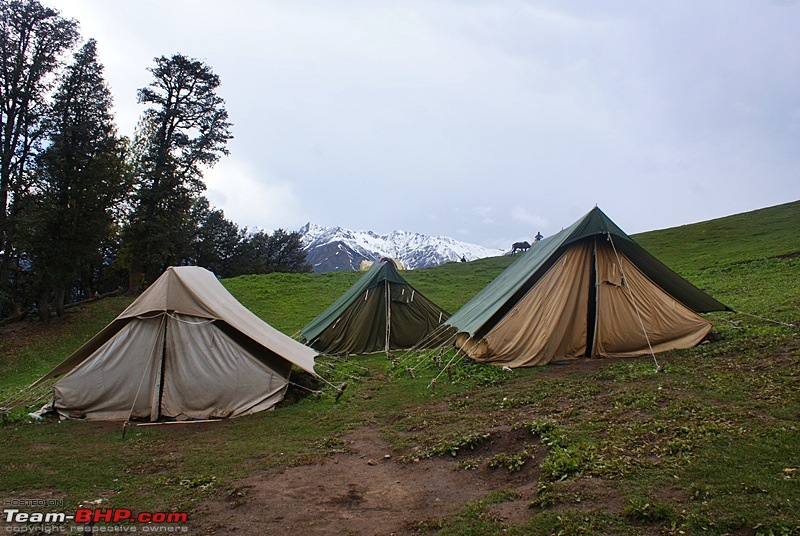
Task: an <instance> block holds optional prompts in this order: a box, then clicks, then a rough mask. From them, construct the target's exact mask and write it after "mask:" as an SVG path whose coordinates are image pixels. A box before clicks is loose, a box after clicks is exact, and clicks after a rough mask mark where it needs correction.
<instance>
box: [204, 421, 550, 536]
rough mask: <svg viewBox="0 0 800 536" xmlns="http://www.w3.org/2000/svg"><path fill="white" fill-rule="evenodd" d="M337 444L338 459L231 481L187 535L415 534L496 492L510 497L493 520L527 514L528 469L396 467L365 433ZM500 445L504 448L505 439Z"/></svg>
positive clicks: (441, 460)
mask: <svg viewBox="0 0 800 536" xmlns="http://www.w3.org/2000/svg"><path fill="white" fill-rule="evenodd" d="M345 440H346V441H347V442H348V453H346V454H336V455H334V456H332V457H329V458H326V459H324V460H323V461H322V462H320V463H316V464H313V465H304V466H299V467H282V468H276V469H271V470H268V471H263V472H259V473H256V474H254V475H252V476H250V477H247V478H244V479H241V480H238V481H236V482H235V483H234V485H233V487H232V488H229V489H228V490H226V491H225V492H223V493H221V494H220V495H219V496H218V497H216V498H215V499H213V500H210V501H206V502H204V503H203V504H201V505H200V506H199V508H198V509H197V512H196V514H197V515H198V518H197V521H196V522H195V524H194V525H195V526H194V527H193V528H195V529H196V530H199V531H201V532H202V533H204V534H226V533H230V532H236V533H237V534H253V535H256V534H259V535H260V534H359V535H361V534H411V533H422V532H425V529H424V527H425V526H431V525H433V524H435V521H436V520H438V519H442V518H444V517H447V516H451V515H453V514H455V513H456V512H457V511H458V510H459V509H460V508H461V507H463V506H464V505H465V504H466V503H469V502H471V501H475V500H478V499H480V498H482V497H484V496H485V495H486V494H487V493H489V492H490V491H493V490H496V489H505V490H509V491H512V492H514V493H515V494H516V495H517V497H518V500H515V501H512V502H511V503H509V505H510V507H509V508H506V509H504V510H503V511H500V510H498V514H500V516H501V517H503V518H508V519H513V521H514V522H521V521H523V520H524V518H525V517H528V516H531V515H532V513H531V512H530V511H529V510H528V504H529V503H530V501H531V500H532V498H533V496H534V495H535V493H536V485H537V482H538V464H536V463H530V464H527V467H525V468H524V469H523V470H521V471H517V472H514V473H509V472H508V471H507V470H506V469H504V468H494V469H493V468H488V467H486V464H481V466H479V467H477V468H475V469H472V470H467V469H463V468H459V467H458V460H456V459H455V458H452V459H451V458H450V457H434V458H431V459H422V460H420V461H418V462H408V463H403V462H401V461H399V460H397V458H396V457H395V456H394V455H393V454H392V453H391V450H390V449H389V447H388V446H387V445H386V443H385V442H384V441H382V440H381V439H380V437H379V436H378V434H377V432H376V431H374V430H372V429H359V430H357V431H355V432H353V433H351V434H350V435H348V436H346V437H345ZM510 441H514V439H513V438H512V439H510ZM501 443H503V445H502V446H506V443H507V440H503V441H501ZM498 446H500V445H498ZM492 450H493V448H492V446H491V445H489V444H487V445H485V446H483V447H482V448H481V449H480V450H476V451H475V453H471V454H474V455H476V456H482V457H484V458H485V457H487V456H488V455H490V452H491V451H492ZM461 459H463V457H461ZM520 512H522V513H521V514H520Z"/></svg>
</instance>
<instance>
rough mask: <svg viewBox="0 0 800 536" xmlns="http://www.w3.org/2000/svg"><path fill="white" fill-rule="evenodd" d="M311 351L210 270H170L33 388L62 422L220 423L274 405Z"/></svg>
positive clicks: (310, 367) (310, 364) (310, 365)
mask: <svg viewBox="0 0 800 536" xmlns="http://www.w3.org/2000/svg"><path fill="white" fill-rule="evenodd" d="M316 355H318V352H316V351H314V350H313V349H311V348H308V347H307V346H305V345H303V344H301V343H299V342H297V341H295V340H293V339H291V338H290V337H287V336H286V335H284V334H283V333H281V332H279V331H277V330H276V329H274V328H272V327H271V326H269V325H268V324H267V323H265V322H264V321H262V320H261V319H259V318H258V317H257V316H255V315H254V314H253V313H251V312H250V311H249V310H247V309H246V308H245V307H244V306H243V305H242V304H240V303H239V302H238V301H236V299H235V298H234V297H233V296H231V295H230V293H228V291H227V290H226V289H225V287H223V286H222V284H221V283H220V282H219V281H218V280H217V278H216V277H215V276H214V275H213V274H212V273H211V272H209V271H207V270H205V269H203V268H199V267H194V266H184V267H171V268H169V269H167V271H166V272H165V273H164V274H163V275H162V276H161V277H160V278H159V279H158V280H156V281H155V282H154V283H153V285H151V286H150V287H149V288H148V289H147V290H146V291H145V292H144V293H142V295H141V296H139V298H138V299H137V300H136V301H134V302H133V303H132V304H131V305H130V306H129V307H128V308H127V309H126V310H125V311H123V312H122V314H120V316H118V317H117V318H116V319H115V320H114V321H113V322H112V323H111V324H109V325H108V326H107V327H106V328H105V329H103V330H102V331H101V332H100V333H98V334H97V335H95V336H94V337H93V338H92V339H91V340H90V341H88V342H87V343H86V344H84V345H83V346H82V347H81V348H79V349H78V350H77V351H76V352H75V353H73V354H72V355H71V356H69V357H68V358H67V359H65V360H64V361H63V362H62V363H61V364H59V365H58V366H57V367H55V368H54V369H53V370H52V371H50V372H49V373H48V374H46V375H45V376H44V377H42V378H41V379H40V380H38V381H37V382H36V384H38V383H41V382H43V381H45V380H47V379H50V378H56V377H58V376H60V375H64V376H63V378H61V379H60V380H58V381H57V382H56V383H55V385H54V407H55V409H56V410H57V411H58V412H59V414H60V415H61V416H63V417H70V416H79V417H85V418H89V419H99V420H119V419H127V418H128V417H129V416H131V417H134V418H149V419H150V420H158V419H160V418H172V417H185V418H223V417H236V416H240V415H246V414H248V413H253V412H256V411H261V410H264V409H269V408H271V407H273V406H274V405H275V404H276V403H277V402H279V401H280V400H282V398H283V395H284V393H285V391H286V389H287V387H288V378H289V374H290V371H291V368H292V365H296V366H298V367H300V368H301V369H303V370H306V371H308V372H310V373H312V374H316V373H315V372H314V357H315V356H316Z"/></svg>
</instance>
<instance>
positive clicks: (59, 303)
mask: <svg viewBox="0 0 800 536" xmlns="http://www.w3.org/2000/svg"><path fill="white" fill-rule="evenodd" d="M65 295H66V290H65V289H64V287H61V288H60V289H58V290H57V291H56V316H57V317H58V318H61V317H62V316H64V296H65Z"/></svg>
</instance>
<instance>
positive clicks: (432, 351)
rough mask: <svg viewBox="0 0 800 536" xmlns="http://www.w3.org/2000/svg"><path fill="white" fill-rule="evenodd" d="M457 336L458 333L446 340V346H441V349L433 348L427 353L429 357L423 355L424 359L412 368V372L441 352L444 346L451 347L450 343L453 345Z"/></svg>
mask: <svg viewBox="0 0 800 536" xmlns="http://www.w3.org/2000/svg"><path fill="white" fill-rule="evenodd" d="M457 335H458V333H455V334H453V335H451V336H449V337H448V338H447V339H446V340H445V342H444V344H442V345H441V346H439V347H436V348H431V349H430V350H429V351H428V352H427V355H425V354H423V356H422V357H423V358H422V359H420V361H419V362H418V363H417V364H416V365H414V366H413V367H411V370H415V369H416V368H417V367H419V366H420V365H421V364H422V363H423V362H424V360H425V359H426V358H429V357H430V356H431V355H433V354H435V353H436V352H438V351H440V349H441V348H442V347H444V346H449V345H450V343H452V342H454V341H455V339H456V336H457Z"/></svg>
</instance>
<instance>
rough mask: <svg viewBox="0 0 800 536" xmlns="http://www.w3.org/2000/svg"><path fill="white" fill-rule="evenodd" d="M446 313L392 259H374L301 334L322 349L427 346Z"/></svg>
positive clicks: (358, 351)
mask: <svg viewBox="0 0 800 536" xmlns="http://www.w3.org/2000/svg"><path fill="white" fill-rule="evenodd" d="M449 316H450V315H449V314H448V313H447V312H445V311H444V310H443V309H442V308H440V307H439V306H437V305H436V304H435V303H433V302H432V301H430V300H429V299H427V298H426V297H425V296H423V295H422V294H420V293H419V291H417V290H416V289H414V287H412V286H411V285H409V284H408V282H407V281H406V280H405V279H403V277H402V276H401V275H400V274H399V273H397V269H396V268H395V264H394V262H392V261H391V260H389V259H387V260H385V261H383V262H376V263H375V264H373V265H372V267H371V268H370V269H369V270H368V271H367V272H366V273H365V274H364V275H363V276H362V277H361V279H359V280H358V281H356V283H355V284H354V285H353V286H352V287H350V289H348V291H347V292H345V293H344V294H342V295H341V296H340V297H339V299H338V300H336V301H335V302H334V303H333V305H331V306H330V307H329V308H328V309H327V310H326V311H325V312H323V313H322V314H321V315H319V316H318V317H317V318H315V319H314V320H313V321H311V323H309V324H308V325H307V326H306V327H305V328H303V330H302V332H301V334H302V336H303V338H304V339H305V340H306V341H307V342H308V344H309V345H310V346H312V347H313V348H315V349H317V350H319V351H320V352H324V353H327V354H366V353H370V352H378V351H387V352H388V351H389V350H398V349H404V348H412V347H414V346H417V345H422V346H424V347H431V346H436V345H438V344H441V342H442V341H441V338H432V337H429V335H430V334H431V333H433V332H434V331H435V330H436V329H437V328H438V327H439V326H440V325H441V324H442V322H444V321H445V320H447V318H448V317H449Z"/></svg>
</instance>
